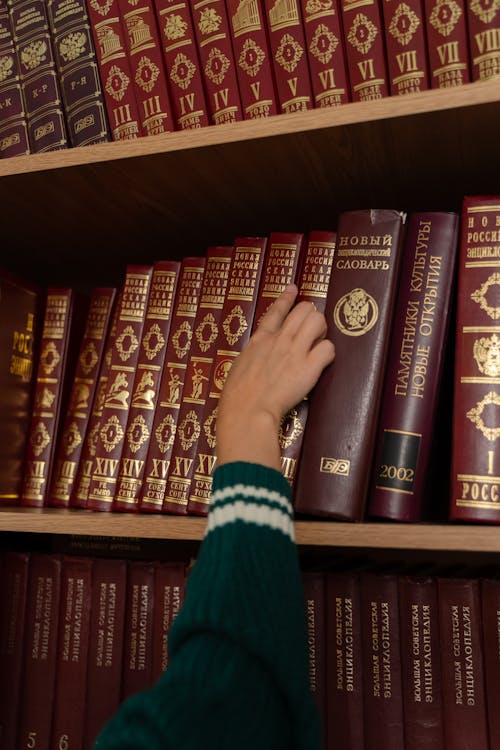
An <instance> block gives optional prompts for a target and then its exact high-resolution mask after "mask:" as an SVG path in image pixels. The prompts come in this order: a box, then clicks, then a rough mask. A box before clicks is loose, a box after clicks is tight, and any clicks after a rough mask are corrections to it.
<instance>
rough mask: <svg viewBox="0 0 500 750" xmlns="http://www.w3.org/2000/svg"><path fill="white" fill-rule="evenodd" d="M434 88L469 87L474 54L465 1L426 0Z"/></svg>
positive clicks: (428, 42)
mask: <svg viewBox="0 0 500 750" xmlns="http://www.w3.org/2000/svg"><path fill="white" fill-rule="evenodd" d="M424 8H425V20H426V33H427V53H428V55H429V76H430V84H431V88H433V89H434V88H435V89H446V88H452V87H454V86H461V85H462V84H464V83H469V81H470V80H471V75H470V59H469V58H470V54H469V44H468V38H467V15H466V3H465V0H453V2H452V3H451V2H443V0H424Z"/></svg>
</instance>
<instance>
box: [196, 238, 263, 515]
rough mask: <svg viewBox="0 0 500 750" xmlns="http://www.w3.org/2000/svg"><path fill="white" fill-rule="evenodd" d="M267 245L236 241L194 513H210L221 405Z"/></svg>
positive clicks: (248, 323) (249, 319)
mask: <svg viewBox="0 0 500 750" xmlns="http://www.w3.org/2000/svg"><path fill="white" fill-rule="evenodd" d="M266 246H267V237H238V238H237V239H236V240H235V241H234V252H233V256H232V259H231V265H230V267H229V281H228V287H227V292H226V298H225V301H224V307H223V309H222V315H221V321H222V322H221V325H220V326H219V333H218V338H217V341H216V342H215V344H214V347H215V349H216V355H215V359H214V364H213V367H212V374H211V380H210V383H209V388H208V393H207V398H206V401H205V406H204V408H203V412H202V418H201V420H200V427H201V429H200V436H199V438H198V447H197V452H196V460H195V465H194V469H193V478H192V481H191V491H190V494H189V501H188V513H190V514H195V515H206V514H207V513H208V509H209V505H210V497H211V494H212V476H213V470H214V467H215V463H216V460H217V457H216V453H215V448H216V436H215V425H216V421H217V407H218V404H219V399H220V396H221V393H222V390H223V388H224V384H225V382H226V378H227V376H228V375H229V371H230V369H231V367H232V364H233V362H234V360H235V359H236V358H237V356H238V354H239V353H240V352H241V350H242V349H243V348H244V347H245V346H246V344H247V343H248V340H249V338H250V331H251V329H252V324H253V320H254V314H255V309H256V306H257V297H258V293H259V285H260V281H261V275H262V272H263V268H264V262H265V261H264V258H265V253H266Z"/></svg>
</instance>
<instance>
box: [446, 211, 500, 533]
mask: <svg viewBox="0 0 500 750" xmlns="http://www.w3.org/2000/svg"><path fill="white" fill-rule="evenodd" d="M499 226H500V196H487V197H482V196H466V197H465V198H464V201H463V207H462V226H461V237H460V249H459V256H458V282H457V284H458V289H457V314H456V339H455V373H454V380H455V382H454V396H453V427H452V432H453V439H452V471H451V497H450V518H451V519H452V520H460V521H478V522H488V523H500V506H499V503H498V498H499V489H500V446H499V441H498V436H499V435H500V432H499V430H498V427H496V426H495V425H496V424H497V422H496V418H495V414H496V409H497V405H498V404H500V384H499V378H498V368H497V365H496V356H495V355H496V350H497V347H498V345H499V337H500V325H499V322H498V321H499V317H500V287H499V285H498V284H497V279H498V273H499V271H500V232H499V229H498V227H499Z"/></svg>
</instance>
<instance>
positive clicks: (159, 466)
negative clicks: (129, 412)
mask: <svg viewBox="0 0 500 750" xmlns="http://www.w3.org/2000/svg"><path fill="white" fill-rule="evenodd" d="M204 270H205V258H195V257H190V258H185V259H184V260H183V262H182V268H181V271H180V278H179V283H178V287H177V296H176V299H175V303H174V312H173V318H172V324H171V328H170V330H171V333H170V337H169V340H168V346H167V352H166V354H165V363H164V366H163V373H162V377H161V381H160V389H159V392H158V399H157V403H156V409H155V411H154V415H153V424H152V427H151V438H150V441H149V446H148V453H147V457H146V462H145V465H144V472H143V480H142V483H141V487H140V494H139V497H140V500H139V510H141V511H145V512H151V513H153V512H157V513H158V512H161V510H162V505H163V498H164V495H165V487H166V484H167V473H168V468H169V464H170V458H171V456H172V448H173V444H174V438H175V432H176V429H177V418H178V416H179V409H180V406H181V402H182V394H183V390H184V380H185V375H186V368H187V363H188V361H189V351H190V348H191V342H192V339H193V329H194V324H195V320H196V311H197V309H198V304H199V300H200V293H201V287H202V282H203V273H204Z"/></svg>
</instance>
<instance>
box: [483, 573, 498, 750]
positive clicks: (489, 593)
mask: <svg viewBox="0 0 500 750" xmlns="http://www.w3.org/2000/svg"><path fill="white" fill-rule="evenodd" d="M480 587H481V614H482V632H483V656H484V672H485V681H486V704H487V715H488V734H489V739H490V750H493V748H495V747H500V714H499V711H498V696H499V695H500V580H499V579H498V578H496V577H494V578H489V577H485V578H483V579H482V580H481V583H480Z"/></svg>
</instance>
